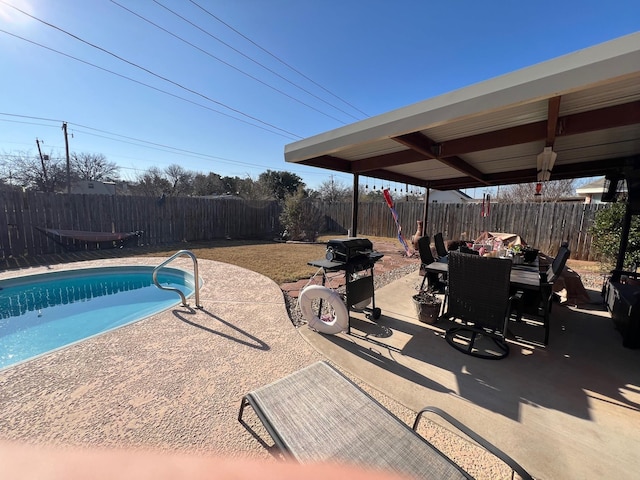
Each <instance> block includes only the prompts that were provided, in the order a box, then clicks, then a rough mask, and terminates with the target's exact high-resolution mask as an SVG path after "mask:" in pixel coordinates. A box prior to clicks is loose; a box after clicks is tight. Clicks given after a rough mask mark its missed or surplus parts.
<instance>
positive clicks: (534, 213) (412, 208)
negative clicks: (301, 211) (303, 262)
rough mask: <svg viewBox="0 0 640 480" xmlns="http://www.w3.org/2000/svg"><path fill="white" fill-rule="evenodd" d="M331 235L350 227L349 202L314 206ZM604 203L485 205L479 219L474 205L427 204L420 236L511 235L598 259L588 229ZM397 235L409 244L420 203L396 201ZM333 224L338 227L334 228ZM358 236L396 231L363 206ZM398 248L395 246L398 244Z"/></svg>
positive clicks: (381, 206) (376, 206) (387, 215)
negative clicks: (399, 231)
mask: <svg viewBox="0 0 640 480" xmlns="http://www.w3.org/2000/svg"><path fill="white" fill-rule="evenodd" d="M318 208H319V209H321V210H322V211H323V212H324V213H325V215H326V218H327V227H328V229H329V230H331V231H340V232H343V233H346V232H347V229H348V228H351V203H349V202H344V203H333V204H328V205H327V204H318ZM603 208H608V205H607V204H591V205H585V204H582V203H539V204H538V203H519V204H494V205H491V209H490V212H489V214H488V216H486V217H483V216H482V215H481V210H482V206H481V205H480V204H471V203H469V204H460V203H432V204H429V217H428V223H427V224H426V225H425V227H424V233H425V234H426V235H429V236H431V237H432V238H433V235H434V234H436V233H438V232H442V234H443V236H444V239H445V240H460V239H466V240H469V239H471V240H473V239H475V238H477V237H479V236H480V234H481V233H482V232H483V231H489V232H508V233H517V234H518V235H520V236H521V237H522V238H523V239H524V241H525V242H527V244H529V245H531V246H534V247H536V248H539V249H540V250H541V251H542V252H545V253H548V254H550V255H555V253H556V252H557V251H558V248H559V247H560V244H561V243H562V242H568V243H569V248H570V249H571V258H572V259H574V260H590V261H595V260H598V259H599V258H598V256H597V255H596V254H595V253H594V252H593V251H592V250H591V235H590V234H589V228H590V227H591V225H592V224H593V221H594V218H595V215H596V212H597V211H598V210H600V209H603ZM395 209H396V211H397V212H398V217H399V218H400V223H401V225H402V233H403V235H404V237H405V239H406V240H407V241H408V242H409V241H410V239H411V237H412V236H413V234H414V233H415V231H416V221H417V220H421V219H422V218H423V217H424V203H422V202H403V201H400V202H396V203H395ZM336 226H342V229H340V230H336ZM357 233H358V235H361V236H367V235H370V236H381V237H395V236H397V227H396V225H395V223H394V221H393V217H392V215H391V212H390V210H389V208H388V207H387V205H386V204H385V203H384V202H382V201H381V202H364V203H360V205H359V207H358V232H357ZM398 245H400V244H398Z"/></svg>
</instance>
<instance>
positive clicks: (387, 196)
mask: <svg viewBox="0 0 640 480" xmlns="http://www.w3.org/2000/svg"><path fill="white" fill-rule="evenodd" d="M382 194H383V195H384V199H385V201H386V202H387V205H388V206H389V209H390V210H391V215H393V221H394V222H396V226H397V227H398V240H399V241H400V243H401V244H402V246H403V247H404V251H405V253H406V254H407V257H410V256H411V252H410V251H409V245H407V242H406V240H405V239H404V236H403V235H402V226H401V225H400V219H399V218H398V212H396V209H395V208H393V199H392V198H391V194H390V193H389V189H388V188H385V189H384V190H383V191H382Z"/></svg>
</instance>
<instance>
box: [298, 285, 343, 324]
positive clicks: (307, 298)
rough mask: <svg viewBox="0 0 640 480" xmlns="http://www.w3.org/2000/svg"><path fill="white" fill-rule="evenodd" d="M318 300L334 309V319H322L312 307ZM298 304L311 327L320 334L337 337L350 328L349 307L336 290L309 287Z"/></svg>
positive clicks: (301, 295)
mask: <svg viewBox="0 0 640 480" xmlns="http://www.w3.org/2000/svg"><path fill="white" fill-rule="evenodd" d="M316 299H322V300H323V301H326V302H327V303H328V304H329V306H330V307H331V308H332V309H333V317H332V318H331V319H329V320H328V321H327V320H322V319H320V318H319V317H318V315H316V313H315V312H314V310H313V308H312V307H311V303H312V302H313V300H316ZM298 303H299V304H300V311H301V312H302V316H303V317H304V319H305V320H306V321H307V323H308V324H309V327H311V328H313V329H314V330H317V331H318V332H322V333H328V334H330V335H335V334H336V333H340V332H344V331H345V330H347V328H348V327H349V312H347V306H346V305H345V304H344V302H343V301H342V297H340V295H339V294H338V292H336V291H335V290H331V289H330V288H327V287H323V286H322V285H309V286H307V287H305V288H303V289H302V291H301V292H300V296H299V297H298Z"/></svg>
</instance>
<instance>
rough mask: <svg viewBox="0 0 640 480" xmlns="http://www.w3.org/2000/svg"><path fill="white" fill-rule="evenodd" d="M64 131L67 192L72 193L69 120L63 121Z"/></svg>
mask: <svg viewBox="0 0 640 480" xmlns="http://www.w3.org/2000/svg"><path fill="white" fill-rule="evenodd" d="M62 131H63V132H64V147H65V150H66V154H67V193H68V194H70V193H71V161H70V159H69V137H68V136H67V122H62Z"/></svg>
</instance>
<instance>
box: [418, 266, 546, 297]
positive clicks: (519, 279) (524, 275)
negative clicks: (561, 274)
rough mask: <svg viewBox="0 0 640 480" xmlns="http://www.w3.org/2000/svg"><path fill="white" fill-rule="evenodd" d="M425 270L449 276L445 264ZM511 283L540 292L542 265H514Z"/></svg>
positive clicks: (427, 267)
mask: <svg viewBox="0 0 640 480" xmlns="http://www.w3.org/2000/svg"><path fill="white" fill-rule="evenodd" d="M425 269H426V270H427V271H428V272H434V273H441V274H447V273H448V272H449V264H448V263H445V262H433V263H430V264H428V265H427V266H426V267H425ZM510 282H511V286H512V287H516V288H522V289H525V290H540V288H541V284H540V264H539V261H538V259H536V260H535V261H533V262H531V263H522V264H515V263H514V264H513V265H512V266H511V275H510Z"/></svg>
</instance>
